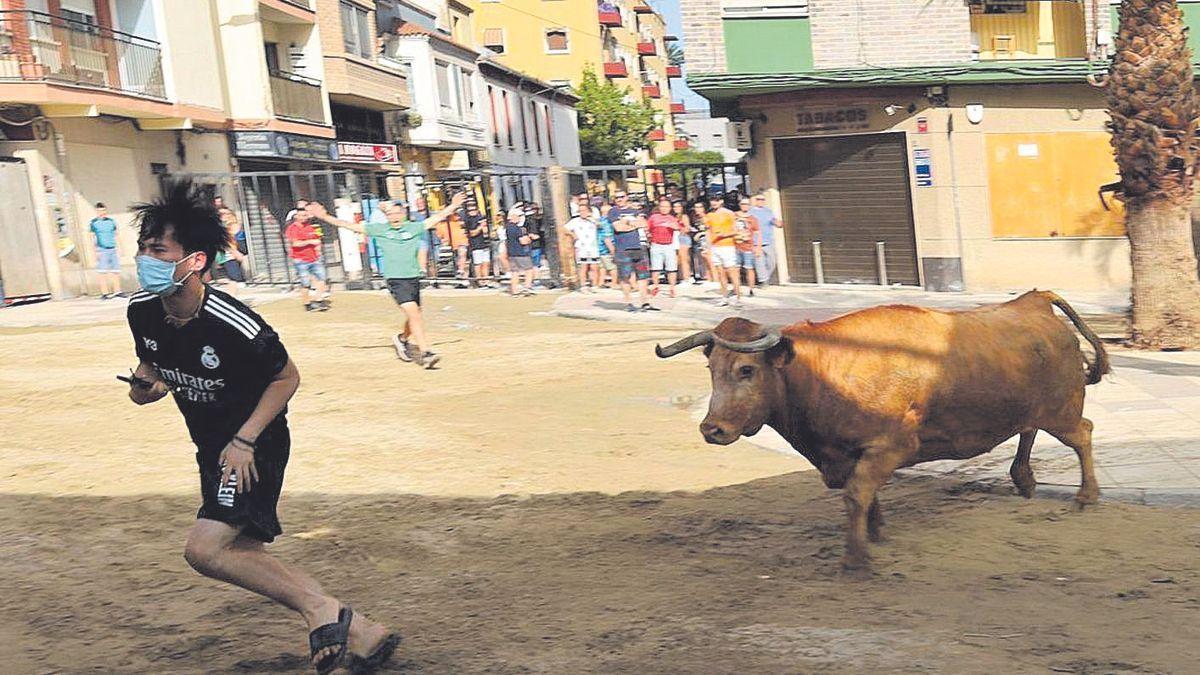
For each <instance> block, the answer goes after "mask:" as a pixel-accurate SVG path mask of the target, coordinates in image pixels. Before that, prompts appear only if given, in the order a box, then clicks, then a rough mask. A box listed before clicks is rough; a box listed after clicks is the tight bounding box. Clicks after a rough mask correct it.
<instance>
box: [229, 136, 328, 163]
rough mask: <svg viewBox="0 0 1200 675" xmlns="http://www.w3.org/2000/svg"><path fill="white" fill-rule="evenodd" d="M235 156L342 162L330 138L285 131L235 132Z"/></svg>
mask: <svg viewBox="0 0 1200 675" xmlns="http://www.w3.org/2000/svg"><path fill="white" fill-rule="evenodd" d="M233 154H234V155H236V156H238V157H272V158H278V159H311V160H316V161H319V162H336V161H338V144H337V143H335V142H334V141H332V140H330V139H328V138H315V137H313V136H300V135H298V134H286V133H283V132H282V131H235V132H233Z"/></svg>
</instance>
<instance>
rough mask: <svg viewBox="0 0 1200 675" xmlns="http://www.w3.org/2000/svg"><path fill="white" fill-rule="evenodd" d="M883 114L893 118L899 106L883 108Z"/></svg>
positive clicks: (898, 110)
mask: <svg viewBox="0 0 1200 675" xmlns="http://www.w3.org/2000/svg"><path fill="white" fill-rule="evenodd" d="M883 112H885V113H887V115H888V117H895V116H896V113H898V112H900V106H898V105H895V104H893V105H889V106H884V108H883Z"/></svg>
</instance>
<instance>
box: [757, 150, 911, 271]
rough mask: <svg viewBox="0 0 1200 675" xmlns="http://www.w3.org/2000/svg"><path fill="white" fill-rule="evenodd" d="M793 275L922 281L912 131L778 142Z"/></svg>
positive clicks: (777, 165) (776, 160)
mask: <svg viewBox="0 0 1200 675" xmlns="http://www.w3.org/2000/svg"><path fill="white" fill-rule="evenodd" d="M775 166H776V168H777V172H778V176H779V190H780V198H781V201H782V206H783V222H784V223H785V227H786V228H787V256H788V269H789V271H790V275H791V281H793V282H800V283H806V282H807V283H813V282H816V283H840V284H882V285H893V284H901V285H911V286H916V285H918V284H919V283H920V281H919V276H918V273H917V244H916V233H915V230H914V227H913V210H912V197H911V194H910V190H909V174H908V155H907V151H906V149H905V139H904V134H897V133H887V134H863V135H854V136H823V137H819V138H798V139H780V140H776V141H775Z"/></svg>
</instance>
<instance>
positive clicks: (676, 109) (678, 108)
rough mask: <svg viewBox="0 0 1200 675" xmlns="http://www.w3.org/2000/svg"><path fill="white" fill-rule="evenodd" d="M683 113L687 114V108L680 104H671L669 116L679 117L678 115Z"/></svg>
mask: <svg viewBox="0 0 1200 675" xmlns="http://www.w3.org/2000/svg"><path fill="white" fill-rule="evenodd" d="M685 112H687V108H685V107H684V105H683V104H682V103H672V104H671V114H672V115H679V114H682V113H685Z"/></svg>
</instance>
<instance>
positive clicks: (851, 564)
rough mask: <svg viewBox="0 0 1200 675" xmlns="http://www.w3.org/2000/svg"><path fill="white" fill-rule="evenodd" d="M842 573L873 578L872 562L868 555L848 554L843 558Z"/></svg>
mask: <svg viewBox="0 0 1200 675" xmlns="http://www.w3.org/2000/svg"><path fill="white" fill-rule="evenodd" d="M842 572H843V573H844V574H846V575H848V576H856V577H861V576H864V575H865V576H868V577H869V576H871V560H870V558H868V557H867V556H866V554H853V553H847V554H846V555H844V556H842Z"/></svg>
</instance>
